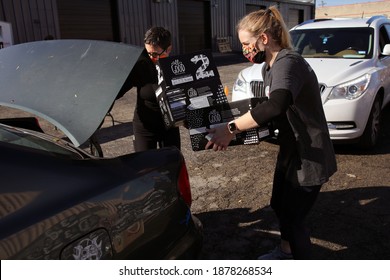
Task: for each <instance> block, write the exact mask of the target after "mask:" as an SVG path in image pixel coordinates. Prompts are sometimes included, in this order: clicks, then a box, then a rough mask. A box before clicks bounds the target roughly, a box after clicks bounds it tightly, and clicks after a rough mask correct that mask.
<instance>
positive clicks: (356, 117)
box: [324, 93, 373, 140]
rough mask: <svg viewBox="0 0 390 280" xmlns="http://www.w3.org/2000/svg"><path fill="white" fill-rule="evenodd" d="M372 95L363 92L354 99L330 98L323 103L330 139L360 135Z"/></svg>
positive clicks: (366, 118)
mask: <svg viewBox="0 0 390 280" xmlns="http://www.w3.org/2000/svg"><path fill="white" fill-rule="evenodd" d="M372 100H373V97H372V96H371V94H368V93H366V94H364V95H362V96H361V97H360V98H357V99H355V100H346V99H334V100H333V99H330V100H328V101H327V102H326V103H325V104H324V112H325V117H326V120H327V123H328V128H329V134H330V138H331V139H332V140H349V139H350V140H352V139H357V138H359V137H360V136H362V134H363V132H364V129H365V127H366V124H367V120H368V118H369V115H370V111H371V107H372Z"/></svg>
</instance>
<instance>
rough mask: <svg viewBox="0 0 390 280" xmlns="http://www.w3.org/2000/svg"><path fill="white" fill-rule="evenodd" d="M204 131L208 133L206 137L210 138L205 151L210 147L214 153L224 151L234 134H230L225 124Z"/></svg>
mask: <svg viewBox="0 0 390 280" xmlns="http://www.w3.org/2000/svg"><path fill="white" fill-rule="evenodd" d="M206 131H207V132H208V133H209V134H208V136H210V137H211V139H210V140H209V142H208V143H207V144H206V147H205V149H206V150H207V149H208V148H210V147H212V148H213V150H214V151H224V150H226V148H227V147H228V146H229V143H230V141H232V139H233V138H234V134H233V133H230V131H229V129H228V127H227V125H226V124H224V125H220V126H216V127H214V128H211V129H206Z"/></svg>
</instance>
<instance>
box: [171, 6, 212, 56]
mask: <svg viewBox="0 0 390 280" xmlns="http://www.w3.org/2000/svg"><path fill="white" fill-rule="evenodd" d="M177 3H178V25H179V45H180V50H179V52H180V53H181V54H183V53H189V52H195V51H198V50H202V49H211V14H210V1H199V0H180V1H177Z"/></svg>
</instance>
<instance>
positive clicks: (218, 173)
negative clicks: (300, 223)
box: [1, 54, 390, 259]
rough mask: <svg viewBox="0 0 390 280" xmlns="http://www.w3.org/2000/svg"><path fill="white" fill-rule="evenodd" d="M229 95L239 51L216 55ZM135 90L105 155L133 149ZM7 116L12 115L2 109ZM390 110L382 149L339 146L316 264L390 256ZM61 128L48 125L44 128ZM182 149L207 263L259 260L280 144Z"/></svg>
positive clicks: (102, 136)
mask: <svg viewBox="0 0 390 280" xmlns="http://www.w3.org/2000/svg"><path fill="white" fill-rule="evenodd" d="M216 61H217V63H218V65H219V66H218V69H219V73H220V77H221V81H222V84H223V85H226V86H227V87H228V89H229V92H231V90H232V86H233V83H234V80H235V78H236V77H237V74H238V72H239V71H240V70H241V69H243V68H245V67H247V66H249V65H250V64H249V63H248V62H244V61H243V59H242V56H241V55H240V54H228V55H225V56H218V57H216ZM134 104H135V91H134V90H131V91H130V92H128V93H127V94H126V95H125V96H124V97H123V98H121V99H119V100H117V101H116V102H115V104H114V107H113V109H112V111H111V114H112V117H113V119H111V118H110V117H106V119H105V122H104V124H103V126H102V128H101V129H100V130H99V131H98V133H97V138H98V141H99V142H100V143H101V145H102V148H103V152H104V155H105V156H117V155H122V154H126V153H130V152H132V151H133V146H132V116H133V111H134ZM1 113H2V117H7V116H9V114H10V113H9V112H6V111H4V110H3V111H2V112H1ZM389 120H390V108H387V109H386V111H385V114H384V115H383V117H382V121H383V125H384V130H383V131H382V136H381V141H380V143H379V145H378V146H377V147H376V148H375V149H374V150H371V151H361V150H359V149H357V148H356V147H353V146H351V145H335V149H336V154H337V161H338V172H337V173H336V174H335V175H334V176H333V177H332V178H331V180H330V182H328V183H327V184H326V185H324V187H323V189H322V192H321V193H320V196H319V198H318V201H317V203H316V205H315V207H314V209H313V212H312V213H311V215H310V217H309V219H308V223H309V225H310V228H311V230H312V242H313V244H314V248H313V249H314V252H313V253H314V258H315V259H390V239H389V238H388V234H389V232H390V206H389V201H390V122H389ZM47 129H49V130H52V131H53V133H54V132H55V129H54V128H53V127H50V126H47V127H46V129H45V130H47ZM181 135H182V152H183V154H184V156H185V159H186V163H187V167H188V171H189V175H190V181H191V185H192V197H193V204H192V211H193V213H194V214H195V215H196V216H197V217H198V218H199V219H200V220H201V221H202V223H203V225H204V249H203V253H202V256H201V258H202V259H255V258H256V257H257V256H258V255H260V254H262V253H265V252H267V251H268V250H270V249H272V248H273V247H274V245H275V244H276V243H277V242H278V239H279V235H278V225H277V221H276V219H275V216H274V214H273V212H272V210H271V209H270V208H269V207H268V204H269V199H270V193H271V189H272V176H273V169H274V164H275V160H276V154H277V152H278V146H277V145H276V144H274V143H272V142H262V143H260V144H259V145H246V146H235V147H229V149H228V150H227V151H225V152H213V151H199V152H194V151H192V150H191V145H190V143H189V136H188V131H187V130H186V129H185V128H181Z"/></svg>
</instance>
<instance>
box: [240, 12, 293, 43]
mask: <svg viewBox="0 0 390 280" xmlns="http://www.w3.org/2000/svg"><path fill="white" fill-rule="evenodd" d="M240 30H246V31H248V32H249V33H251V34H252V35H253V36H254V37H259V36H260V34H261V33H267V34H268V35H269V36H270V37H271V38H272V39H273V40H274V41H275V42H276V43H278V45H279V46H280V47H281V48H282V49H292V44H291V37H290V33H289V32H288V29H287V27H286V24H285V23H284V20H283V17H282V15H281V14H280V12H279V10H278V9H277V8H276V6H271V7H269V8H268V9H266V10H258V11H254V12H252V13H249V14H247V15H246V16H245V17H243V18H242V19H241V20H240V21H239V22H238V24H237V31H240Z"/></svg>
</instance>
